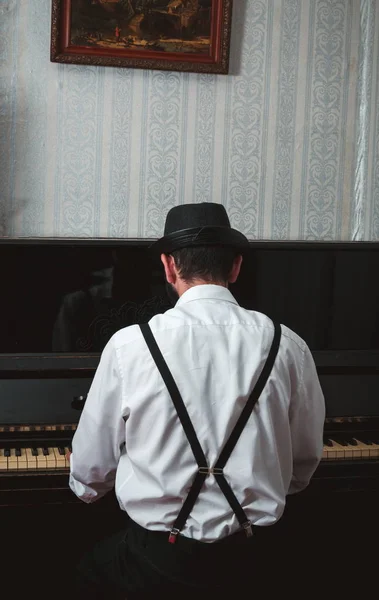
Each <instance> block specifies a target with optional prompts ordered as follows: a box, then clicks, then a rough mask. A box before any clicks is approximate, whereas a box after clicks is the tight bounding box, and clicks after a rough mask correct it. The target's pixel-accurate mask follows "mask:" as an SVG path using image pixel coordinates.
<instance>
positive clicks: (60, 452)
mask: <svg viewBox="0 0 379 600" xmlns="http://www.w3.org/2000/svg"><path fill="white" fill-rule="evenodd" d="M58 452H59V454H60V455H61V456H64V448H58Z"/></svg>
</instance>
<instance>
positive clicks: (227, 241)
mask: <svg viewBox="0 0 379 600" xmlns="http://www.w3.org/2000/svg"><path fill="white" fill-rule="evenodd" d="M196 246H231V247H234V248H236V249H243V248H248V247H249V241H248V239H247V238H246V237H245V236H244V235H243V233H240V232H239V231H237V230H236V229H232V228H231V227H195V228H191V229H182V230H180V231H175V232H174V233H169V234H168V235H166V236H164V237H163V238H161V239H160V240H158V241H157V242H155V243H154V244H153V249H154V251H156V252H160V253H162V252H163V253H165V254H169V253H170V252H174V251H175V250H180V249H181V248H188V247H196Z"/></svg>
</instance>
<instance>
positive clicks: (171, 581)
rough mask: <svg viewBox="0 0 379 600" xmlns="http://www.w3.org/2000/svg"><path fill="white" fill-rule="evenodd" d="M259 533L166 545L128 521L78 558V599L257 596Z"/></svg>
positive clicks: (161, 536) (164, 540) (162, 535)
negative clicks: (252, 592) (173, 595)
mask: <svg viewBox="0 0 379 600" xmlns="http://www.w3.org/2000/svg"><path fill="white" fill-rule="evenodd" d="M263 529H267V528H262V530H260V531H257V530H255V535H254V536H253V537H252V538H247V537H246V535H245V533H244V532H239V533H238V534H234V535H232V536H230V537H228V538H223V539H222V540H221V541H220V542H216V543H212V544H205V543H202V542H197V541H195V540H190V539H188V538H185V537H184V536H179V537H178V539H177V542H176V543H175V544H170V543H169V542H168V533H167V532H152V531H148V530H146V529H144V528H142V527H140V526H139V525H137V524H136V523H134V522H133V521H129V523H128V525H127V527H126V529H125V530H123V531H120V532H119V533H117V534H116V535H114V536H112V537H111V538H109V539H107V540H105V541H103V542H101V543H99V544H97V545H96V546H95V548H94V549H93V550H92V551H91V552H90V553H88V554H87V555H86V556H85V557H84V558H83V560H82V561H81V563H80V564H79V567H78V580H77V586H76V594H77V597H78V598H81V600H83V599H84V598H88V599H91V600H93V599H101V598H107V599H110V598H112V600H117V599H118V598H120V599H123V600H124V599H125V598H127V599H128V600H132V599H133V600H134V599H135V600H139V599H141V600H142V599H143V600H149V599H153V598H154V599H155V600H156V599H157V598H160V597H161V595H163V594H170V593H175V595H177V596H178V597H179V598H180V599H181V600H186V599H187V598H188V600H189V598H191V600H194V599H195V600H202V599H204V600H205V599H207V600H209V599H210V598H216V597H218V596H219V595H222V596H223V597H228V595H229V597H231V595H232V594H233V596H234V595H235V594H238V593H243V592H246V589H247V588H250V589H251V590H253V589H255V590H257V589H258V587H260V585H261V576H262V574H263V569H262V567H263V564H262V559H264V555H265V553H261V552H260V546H261V544H260V540H262V538H263V536H262V531H263ZM266 583H267V582H266ZM265 587H267V586H265Z"/></svg>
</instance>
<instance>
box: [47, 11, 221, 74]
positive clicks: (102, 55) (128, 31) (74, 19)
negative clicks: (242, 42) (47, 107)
mask: <svg viewBox="0 0 379 600" xmlns="http://www.w3.org/2000/svg"><path fill="white" fill-rule="evenodd" d="M232 4H233V0H52V18H51V53H50V58H51V61H52V62H58V63H71V64H85V65H98V66H108V67H128V68H130V67H133V68H139V69H160V70H162V69H163V70H169V71H193V72H198V73H221V74H226V73H228V69H229V45H230V31H231V19H232Z"/></svg>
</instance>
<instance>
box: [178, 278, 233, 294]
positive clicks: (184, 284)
mask: <svg viewBox="0 0 379 600" xmlns="http://www.w3.org/2000/svg"><path fill="white" fill-rule="evenodd" d="M198 285H219V286H221V287H224V288H227V287H228V284H227V283H225V281H205V280H204V279H194V280H193V281H190V282H188V281H183V280H182V279H181V280H180V281H179V282H178V286H177V288H176V290H177V292H178V295H179V298H180V296H182V295H183V294H184V292H186V291H187V290H189V289H190V288H193V287H196V286H198Z"/></svg>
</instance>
